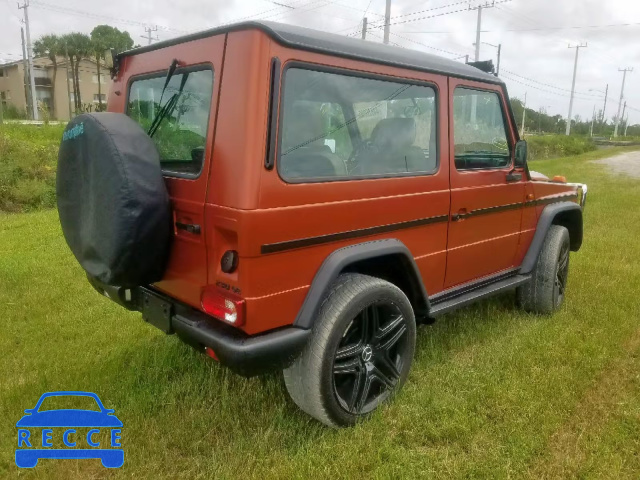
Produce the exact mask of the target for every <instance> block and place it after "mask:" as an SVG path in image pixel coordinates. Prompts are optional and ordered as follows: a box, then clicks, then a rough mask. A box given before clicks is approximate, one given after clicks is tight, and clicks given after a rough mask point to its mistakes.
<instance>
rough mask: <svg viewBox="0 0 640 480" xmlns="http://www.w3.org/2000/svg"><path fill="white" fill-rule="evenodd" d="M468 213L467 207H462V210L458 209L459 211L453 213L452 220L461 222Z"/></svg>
mask: <svg viewBox="0 0 640 480" xmlns="http://www.w3.org/2000/svg"><path fill="white" fill-rule="evenodd" d="M467 215H468V214H467V209H466V208H461V209H460V210H458V213H454V214H453V215H451V221H453V222H459V221H460V220H464V217H466V216H467Z"/></svg>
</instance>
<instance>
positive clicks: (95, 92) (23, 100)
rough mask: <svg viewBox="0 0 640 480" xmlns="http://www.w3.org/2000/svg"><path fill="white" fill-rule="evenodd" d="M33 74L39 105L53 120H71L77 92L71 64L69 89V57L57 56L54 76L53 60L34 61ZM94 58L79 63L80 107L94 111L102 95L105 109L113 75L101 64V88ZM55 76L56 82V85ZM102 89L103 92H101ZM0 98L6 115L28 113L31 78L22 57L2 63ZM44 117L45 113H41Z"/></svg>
mask: <svg viewBox="0 0 640 480" xmlns="http://www.w3.org/2000/svg"><path fill="white" fill-rule="evenodd" d="M33 64H34V69H33V74H34V78H35V84H36V98H37V101H38V106H39V108H40V109H41V111H42V108H46V109H47V110H48V112H49V114H50V118H51V119H52V120H69V119H70V115H69V112H70V111H71V112H72V113H76V112H75V110H76V108H75V105H74V104H75V95H77V94H78V92H76V91H75V89H74V86H73V80H72V78H73V75H72V72H71V68H70V67H69V72H68V82H69V89H67V60H66V59H65V58H63V57H60V58H58V61H57V69H55V70H56V73H55V75H54V68H53V62H52V61H51V60H50V59H49V58H47V57H41V58H35V59H34V60H33ZM97 70H98V69H97V65H96V62H95V61H94V60H90V59H84V60H81V61H80V64H79V66H78V79H79V94H80V99H81V105H82V106H81V110H82V111H83V112H88V111H95V110H96V109H98V106H99V104H100V97H102V103H103V108H106V103H107V93H108V91H109V88H110V87H111V77H110V76H109V71H108V69H107V68H106V67H105V66H104V65H101V67H100V77H101V82H102V84H101V85H100V89H98V71H97ZM54 77H55V84H54ZM99 90H100V93H99ZM0 101H2V104H3V107H4V111H5V114H6V113H8V112H11V111H12V110H13V111H17V113H18V114H19V115H20V116H28V114H29V112H30V111H31V109H29V108H28V106H29V78H28V75H25V69H24V66H23V62H22V60H19V61H16V62H11V63H5V64H2V65H0ZM40 117H41V119H42V117H43V115H42V113H41V114H40Z"/></svg>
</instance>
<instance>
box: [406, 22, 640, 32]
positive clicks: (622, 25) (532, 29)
mask: <svg viewBox="0 0 640 480" xmlns="http://www.w3.org/2000/svg"><path fill="white" fill-rule="evenodd" d="M631 26H640V22H637V23H610V24H608V25H569V26H566V27H539V28H506V29H502V30H481V32H482V33H504V32H543V31H554V30H581V29H585V28H613V27H631ZM406 33H424V34H445V33H457V32H456V31H455V30H420V31H416V30H410V31H407V32H406Z"/></svg>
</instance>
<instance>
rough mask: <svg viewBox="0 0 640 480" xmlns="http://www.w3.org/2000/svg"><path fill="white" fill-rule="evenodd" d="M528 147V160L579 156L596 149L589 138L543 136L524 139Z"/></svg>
mask: <svg viewBox="0 0 640 480" xmlns="http://www.w3.org/2000/svg"><path fill="white" fill-rule="evenodd" d="M526 140H527V144H528V146H529V160H542V159H545V158H554V157H566V156H569V155H579V154H581V153H586V152H590V151H592V150H595V149H596V144H595V143H594V142H593V140H592V139H591V138H589V137H581V136H577V135H576V136H566V135H544V136H533V137H526Z"/></svg>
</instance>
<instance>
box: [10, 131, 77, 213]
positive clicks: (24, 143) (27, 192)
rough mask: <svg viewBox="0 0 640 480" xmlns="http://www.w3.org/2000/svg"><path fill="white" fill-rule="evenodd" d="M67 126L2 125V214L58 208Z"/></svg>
mask: <svg viewBox="0 0 640 480" xmlns="http://www.w3.org/2000/svg"><path fill="white" fill-rule="evenodd" d="M64 127H65V126H64V125H42V126H37V125H19V124H3V125H0V211H6V212H25V211H32V210H37V209H41V208H50V207H53V206H55V202H56V197H55V192H56V164H57V162H58V147H59V146H60V140H61V139H62V132H63V130H64Z"/></svg>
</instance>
